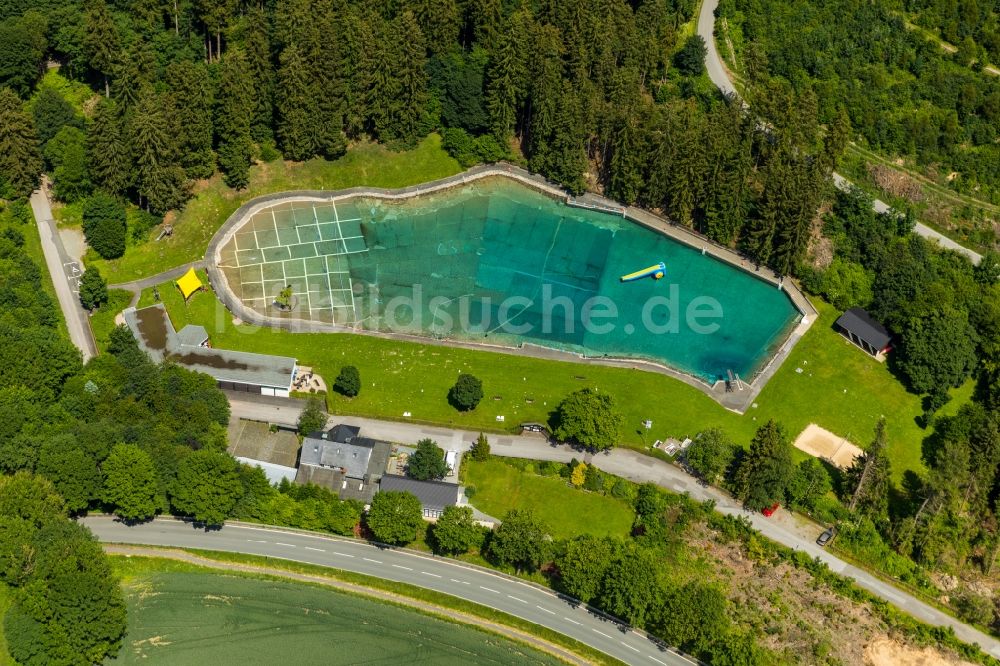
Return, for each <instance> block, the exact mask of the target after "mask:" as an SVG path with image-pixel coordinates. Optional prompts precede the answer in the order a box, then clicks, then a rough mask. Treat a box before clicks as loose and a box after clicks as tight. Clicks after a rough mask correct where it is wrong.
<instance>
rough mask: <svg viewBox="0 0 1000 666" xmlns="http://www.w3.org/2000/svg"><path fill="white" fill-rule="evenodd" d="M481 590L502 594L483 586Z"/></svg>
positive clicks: (480, 587)
mask: <svg viewBox="0 0 1000 666" xmlns="http://www.w3.org/2000/svg"><path fill="white" fill-rule="evenodd" d="M479 589H480V590H486V591H487V592H492V593H493V594H500V593H499V592H497V591H496V590H491V589H490V588H488V587H483V586H482V585H480V586H479Z"/></svg>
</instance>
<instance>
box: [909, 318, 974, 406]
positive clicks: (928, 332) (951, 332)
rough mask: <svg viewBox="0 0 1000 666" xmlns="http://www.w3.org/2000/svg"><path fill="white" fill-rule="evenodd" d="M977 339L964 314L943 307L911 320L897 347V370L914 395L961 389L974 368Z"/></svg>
mask: <svg viewBox="0 0 1000 666" xmlns="http://www.w3.org/2000/svg"><path fill="white" fill-rule="evenodd" d="M978 337H979V336H978V335H977V334H976V331H975V329H973V328H972V325H971V324H970V323H969V316H968V314H967V313H966V312H965V311H964V310H959V309H956V308H951V307H946V308H942V309H940V310H938V311H936V312H932V313H930V314H928V315H926V316H923V317H913V318H911V319H910V320H909V321H908V322H907V324H906V327H905V329H904V330H903V331H902V335H901V336H900V339H899V341H898V343H897V346H896V353H895V354H894V358H895V360H896V366H897V367H898V368H899V371H900V372H901V373H902V374H903V377H904V378H905V379H906V382H907V384H908V385H909V386H910V388H911V389H912V390H913V391H914V392H916V393H933V392H934V391H940V390H947V389H948V388H951V387H957V386H961V385H962V383H963V382H964V381H965V379H966V378H967V377H968V376H969V374H970V373H971V372H972V370H973V369H974V368H975V367H976V362H977V359H976V343H977V341H978Z"/></svg>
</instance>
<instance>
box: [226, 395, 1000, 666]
mask: <svg viewBox="0 0 1000 666" xmlns="http://www.w3.org/2000/svg"><path fill="white" fill-rule="evenodd" d="M234 395H235V394H229V396H230V405H231V408H232V415H233V417H234V418H249V419H256V420H260V421H268V422H271V423H279V424H285V425H292V424H294V423H295V422H296V421H297V419H298V414H299V410H300V407H299V406H298V404H297V402H296V401H295V400H288V399H280V398H264V397H260V398H258V397H256V396H254V397H247V398H242V399H239V398H234V397H233V396H234ZM333 421H335V422H337V423H347V424H351V425H357V426H360V427H361V428H362V431H363V433H364V434H365V435H366V436H368V437H374V438H377V439H386V440H389V441H393V442H400V443H409V444H412V443H414V442H416V441H418V440H420V439H422V438H424V437H430V438H432V439H434V440H436V441H437V442H438V444H439V445H441V446H442V447H443V448H445V449H456V450H467V449H468V448H470V447H471V446H472V443H473V442H474V441H475V439H476V437H477V436H478V435H479V433H478V432H474V431H467V430H449V429H446V428H438V427H432V426H423V425H419V424H413V423H396V422H390V421H376V420H374V419H365V418H358V417H351V416H344V417H340V416H337V417H333V418H332V419H331V422H333ZM692 434H693V433H692ZM490 450H491V452H492V453H493V454H495V455H498V456H510V457H516V458H531V459H534V460H554V461H557V462H569V461H570V460H572V459H573V458H574V457H575V458H578V459H585V460H586V461H587V462H589V463H592V464H594V465H596V466H597V467H598V468H599V469H601V470H603V471H605V472H607V473H609V474H614V475H616V476H621V477H624V478H626V479H629V480H631V481H635V482H638V483H644V482H647V481H648V482H652V483H655V484H657V485H658V486H661V487H663V488H666V489H668V490H671V491H673V492H677V493H687V494H688V495H690V496H691V497H692V498H694V499H696V500H699V501H703V500H711V501H713V502H715V505H716V509H717V510H718V511H720V512H721V513H724V514H727V515H736V516H745V517H746V518H748V519H749V520H750V522H751V524H752V525H753V527H754V528H755V529H757V530H759V531H760V532H761V533H762V534H763V535H764V536H766V537H768V538H769V539H772V540H774V541H777V542H778V543H781V544H784V545H785V546H787V547H789V548H794V549H795V550H801V551H804V552H806V553H807V554H808V555H809V556H810V557H817V558H819V559H820V560H822V561H823V562H825V563H826V564H827V565H828V566H829V567H830V569H832V570H833V571H835V572H837V573H839V574H841V575H843V576H847V577H848V578H852V579H853V580H854V581H855V582H856V583H857V584H858V585H859V586H861V587H862V588H864V589H866V590H868V591H869V592H871V593H873V594H875V595H877V596H879V597H881V598H883V599H886V600H887V601H889V602H890V603H892V604H893V605H895V606H897V607H898V608H901V609H902V610H904V611H906V612H907V613H909V614H910V615H912V616H913V617H915V618H917V619H918V620H921V621H923V622H926V623H928V624H931V625H935V626H947V627H951V628H952V629H953V630H954V631H955V634H956V635H957V636H958V637H959V638H960V639H961V640H963V641H965V642H967V643H977V644H979V646H980V647H982V648H983V649H984V650H985V651H987V652H989V653H990V654H991V655H993V656H994V657H997V658H1000V640H997V639H996V638H993V637H992V636H987V635H986V634H984V633H983V632H981V631H979V630H978V629H975V628H973V627H970V626H969V625H967V624H964V623H963V622H960V621H959V620H957V619H955V618H954V617H952V616H950V615H948V614H947V613H944V612H942V611H940V610H938V609H937V608H934V607H933V606H931V605H929V604H927V603H924V602H923V601H921V600H919V599H917V598H916V597H914V596H912V595H910V594H909V593H908V592H905V591H903V590H900V589H899V588H897V587H895V586H894V585H891V584H890V583H887V582H885V581H883V580H881V579H879V578H877V577H875V576H874V575H872V574H870V573H869V572H867V571H865V570H864V569H860V568H858V567H856V566H853V565H851V564H848V563H847V562H844V561H843V560H841V559H840V558H838V557H837V556H836V555H834V554H833V553H831V552H830V551H827V550H825V549H823V548H820V547H819V546H817V545H816V537H818V536H819V533H820V532H821V531H822V529H823V528H822V527H820V526H817V525H815V524H812V523H808V522H805V521H798V520H796V519H795V516H792V515H791V514H789V513H788V512H787V511H784V510H781V511H779V512H778V513H777V514H775V516H773V517H772V518H770V519H769V518H765V517H764V516H763V515H762V514H760V513H756V512H748V511H745V510H743V508H742V507H741V505H740V503H739V502H738V501H736V500H735V499H733V498H732V497H731V496H729V495H728V494H726V493H724V492H723V491H721V490H719V489H717V488H713V487H711V486H704V485H702V484H701V483H700V482H699V481H698V480H697V479H695V478H694V477H692V476H690V475H688V474H686V473H685V472H684V471H683V470H681V469H680V468H678V467H675V466H674V465H671V464H669V463H666V462H664V461H662V460H659V459H657V458H652V457H650V456H646V455H643V454H642V453H639V452H638V451H634V450H631V449H613V450H611V451H610V452H608V453H601V454H597V455H594V456H590V455H586V456H585V454H584V453H582V452H580V451H578V450H575V449H573V448H571V447H568V446H565V445H553V444H550V443H548V442H546V441H545V440H544V439H542V438H540V437H538V436H524V435H521V436H517V435H490Z"/></svg>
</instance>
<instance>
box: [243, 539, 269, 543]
mask: <svg viewBox="0 0 1000 666" xmlns="http://www.w3.org/2000/svg"><path fill="white" fill-rule="evenodd" d="M247 541H249V542H250V543H267V541H265V540H264V539H247Z"/></svg>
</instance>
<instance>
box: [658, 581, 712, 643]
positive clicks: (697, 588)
mask: <svg viewBox="0 0 1000 666" xmlns="http://www.w3.org/2000/svg"><path fill="white" fill-rule="evenodd" d="M727 606H728V603H727V601H726V595H725V594H724V593H723V592H722V591H721V590H720V589H719V588H718V587H716V586H715V585H711V584H706V583H700V582H689V583H685V584H684V585H683V586H682V587H679V588H677V589H674V590H671V591H670V592H668V593H667V595H666V598H665V600H664V607H663V610H662V611H661V612H660V613H657V615H656V619H655V620H654V621H653V623H652V628H653V630H654V631H655V632H656V634H657V635H658V636H660V637H662V638H663V639H664V640H666V641H668V642H669V643H670V644H671V645H676V646H678V647H680V648H681V649H682V650H684V651H685V652H687V653H689V654H695V655H698V654H705V653H706V652H708V651H709V649H710V647H711V646H712V644H713V643H715V642H716V641H717V640H719V638H720V637H722V636H725V635H726V634H727V633H728V632H729V630H730V622H729V617H728V615H727Z"/></svg>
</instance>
